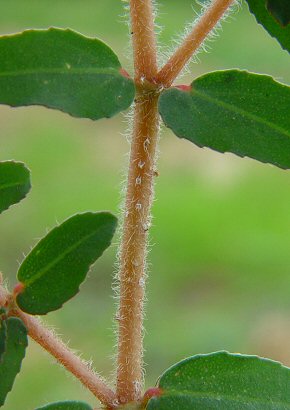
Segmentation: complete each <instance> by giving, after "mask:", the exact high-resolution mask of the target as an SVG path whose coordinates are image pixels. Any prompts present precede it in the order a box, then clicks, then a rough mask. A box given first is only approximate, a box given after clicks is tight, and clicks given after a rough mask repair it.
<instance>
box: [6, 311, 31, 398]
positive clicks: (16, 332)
mask: <svg viewBox="0 0 290 410" xmlns="http://www.w3.org/2000/svg"><path fill="white" fill-rule="evenodd" d="M5 323H6V348H5V352H4V353H3V354H2V358H1V361H0V406H3V404H4V402H5V399H6V396H7V394H8V393H9V392H10V390H11V389H12V386H13V383H14V380H15V377H16V376H17V374H18V373H19V371H20V368H21V363H22V360H23V358H24V356H25V350H26V347H27V345H28V340H27V330H26V327H25V326H24V324H23V323H22V321H21V320H20V319H18V318H14V317H11V318H9V319H7V320H6V321H5Z"/></svg>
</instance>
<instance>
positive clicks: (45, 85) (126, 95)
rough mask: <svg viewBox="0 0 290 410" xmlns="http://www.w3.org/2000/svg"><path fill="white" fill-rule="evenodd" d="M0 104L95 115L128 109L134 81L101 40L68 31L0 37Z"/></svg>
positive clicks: (30, 31) (42, 31)
mask: <svg viewBox="0 0 290 410" xmlns="http://www.w3.org/2000/svg"><path fill="white" fill-rule="evenodd" d="M0 55H1V60H0V104H8V105H11V106H13V107H19V106H27V105H44V106H46V107H49V108H56V109H59V110H61V111H64V112H66V113H69V114H70V115H72V116H74V117H83V118H90V119H92V120H97V119H99V118H103V117H112V116H113V115H115V114H117V113H118V112H120V111H122V110H125V109H127V108H128V107H129V106H130V105H131V103H132V101H133V98H134V94H135V89H134V84H133V81H132V80H131V79H129V78H127V77H126V76H125V75H123V74H122V72H123V71H122V69H121V65H120V62H119V60H118V58H117V56H116V55H115V53H114V52H113V51H112V50H111V49H110V48H109V47H108V46H107V45H106V44H104V43H103V42H101V41H100V40H97V39H93V38H88V37H85V36H82V35H80V34H79V33H76V32H74V31H72V30H69V29H67V30H63V29H58V28H50V29H49V30H27V31H24V32H23V33H18V34H14V35H9V36H3V37H0Z"/></svg>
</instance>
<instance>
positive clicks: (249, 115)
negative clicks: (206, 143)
mask: <svg viewBox="0 0 290 410" xmlns="http://www.w3.org/2000/svg"><path fill="white" fill-rule="evenodd" d="M192 94H193V97H194V95H197V96H198V97H200V98H201V99H204V100H206V101H209V102H211V103H213V104H215V105H217V106H221V107H223V108H224V109H226V110H228V111H230V112H234V113H235V114H238V115H240V116H244V117H246V118H249V119H251V120H254V121H255V122H258V123H260V124H263V125H267V126H268V127H269V128H271V129H273V130H275V131H278V132H280V133H281V134H283V135H284V136H286V137H290V131H289V132H288V131H287V130H285V129H284V128H281V127H279V126H278V125H276V124H274V123H273V122H271V121H267V120H265V119H264V118H262V117H258V116H257V115H255V114H252V113H250V112H248V111H245V110H243V109H242V108H239V107H237V106H236V105H234V104H232V105H231V104H228V103H226V102H224V101H222V100H219V99H218V98H214V97H210V96H209V95H208V94H205V93H202V92H201V91H197V90H196V89H193V91H192Z"/></svg>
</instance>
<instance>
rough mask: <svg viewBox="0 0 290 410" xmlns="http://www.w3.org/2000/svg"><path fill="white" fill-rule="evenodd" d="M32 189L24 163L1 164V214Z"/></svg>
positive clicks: (6, 162) (10, 162)
mask: <svg viewBox="0 0 290 410" xmlns="http://www.w3.org/2000/svg"><path fill="white" fill-rule="evenodd" d="M0 92H1V91H0ZM30 188H31V184H30V174H29V170H28V169H27V168H26V167H25V165H24V164H23V163H22V162H14V161H3V162H0V213H1V212H3V211H5V209H8V208H9V207H10V206H11V205H13V204H16V203H17V202H19V201H21V200H22V199H23V198H25V196H26V195H27V193H28V192H29V190H30Z"/></svg>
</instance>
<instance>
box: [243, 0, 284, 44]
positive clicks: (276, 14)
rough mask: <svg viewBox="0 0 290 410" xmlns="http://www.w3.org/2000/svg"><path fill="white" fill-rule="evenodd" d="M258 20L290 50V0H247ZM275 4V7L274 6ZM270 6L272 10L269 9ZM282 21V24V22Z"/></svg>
mask: <svg viewBox="0 0 290 410" xmlns="http://www.w3.org/2000/svg"><path fill="white" fill-rule="evenodd" d="M246 1H247V2H248V6H249V9H250V12H251V13H252V14H254V16H255V18H256V20H257V22H258V23H259V24H261V25H262V26H263V27H264V29H265V30H266V31H267V32H268V33H269V34H270V35H271V36H272V37H274V38H276V40H277V41H278V42H279V43H280V45H281V47H282V48H283V49H284V50H287V51H288V52H290V25H289V24H288V23H289V18H290V12H289V0H270V1H268V2H267V0H246ZM273 5H274V7H273ZM269 8H270V10H269ZM281 23H282V24H281Z"/></svg>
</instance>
